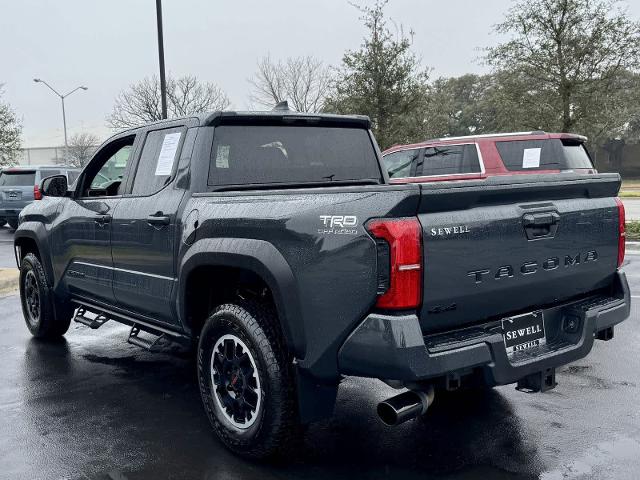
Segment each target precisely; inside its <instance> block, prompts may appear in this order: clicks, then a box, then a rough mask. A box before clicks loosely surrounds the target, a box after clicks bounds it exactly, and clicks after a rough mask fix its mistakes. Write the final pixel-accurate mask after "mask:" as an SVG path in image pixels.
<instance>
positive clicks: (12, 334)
mask: <svg viewBox="0 0 640 480" xmlns="http://www.w3.org/2000/svg"><path fill="white" fill-rule="evenodd" d="M626 271H627V274H628V276H629V281H630V284H631V288H632V292H638V295H640V256H636V255H629V256H628V265H627V266H626ZM634 294H635V293H634ZM638 313H639V312H638V308H636V307H635V306H634V307H633V309H632V317H631V318H630V319H629V320H627V321H626V322H625V323H623V324H622V325H621V326H619V327H617V329H616V336H615V338H614V339H613V340H612V341H610V342H596V344H595V346H594V349H593V351H592V353H591V355H590V356H589V357H587V358H585V359H583V360H581V361H579V362H576V363H574V364H572V365H569V366H567V367H565V368H562V369H561V370H560V371H559V372H558V373H557V381H558V386H557V387H556V389H554V390H552V391H550V392H547V393H544V394H525V393H520V392H517V391H515V390H514V388H513V386H506V387H500V388H496V389H494V390H492V391H489V392H485V393H474V394H469V395H464V396H460V397H459V398H453V399H449V398H447V399H445V398H444V397H440V398H436V402H435V404H434V406H433V408H432V409H431V410H430V411H429V413H428V414H427V415H426V416H425V417H424V418H423V419H421V420H416V421H411V422H408V423H406V424H404V425H401V426H399V427H395V428H394V427H385V426H384V425H382V424H381V423H380V422H379V421H378V419H377V418H376V415H375V406H376V404H377V402H378V401H380V400H382V399H384V398H386V397H388V396H390V395H392V394H393V393H394V392H393V391H392V390H391V389H390V388H388V387H386V386H384V385H383V384H381V383H380V382H378V381H374V380H364V379H347V380H345V381H344V382H343V384H342V385H341V388H340V393H339V398H338V403H337V406H336V410H335V415H334V417H333V418H332V419H330V420H326V421H323V422H320V423H318V424H315V425H312V426H310V427H309V429H308V430H307V432H306V436H305V440H304V442H303V443H301V445H300V446H299V449H298V451H297V452H296V453H295V455H293V456H292V457H291V458H288V459H286V460H285V461H280V462H278V463H275V464H274V463H267V464H260V463H253V462H248V461H245V460H242V459H240V458H237V457H235V456H234V455H232V454H231V453H229V452H227V451H226V450H225V449H224V447H223V446H222V445H221V444H220V443H219V442H218V441H217V440H216V438H215V436H214V434H213V433H212V431H211V430H210V429H209V425H208V423H207V418H206V416H205V413H204V411H203V409H202V406H201V403H200V399H199V396H198V395H199V393H198V390H197V388H196V376H195V372H196V369H195V365H194V362H193V360H192V359H191V358H190V357H189V356H188V355H177V354H170V353H159V354H158V353H149V352H146V351H143V350H141V349H139V348H138V347H134V346H132V345H129V344H127V343H126V338H127V334H128V329H127V328H126V327H123V326H120V325H117V324H115V323H111V322H110V323H107V324H106V325H105V326H103V327H102V328H100V329H99V330H95V331H94V330H90V329H89V328H87V327H85V326H82V325H78V324H72V326H71V329H70V330H69V332H68V333H67V335H66V337H65V339H64V340H61V341H59V342H56V343H45V342H41V341H38V340H35V339H33V338H31V337H30V336H29V334H28V331H27V329H26V327H25V325H24V321H23V319H22V313H21V311H20V304H19V299H18V297H17V296H16V295H11V296H7V297H4V298H0V479H17V480H19V479H25V480H26V479H29V480H36V479H105V480H106V479H111V480H125V479H130V480H134V479H192V478H193V479H231V480H235V479H238V480H240V479H265V480H268V479H289V478H295V479H328V478H331V479H350V480H353V479H356V478H357V479H362V478H364V479H403V480H411V479H417V478H421V479H423V478H442V479H483V480H488V479H516V478H518V479H519V478H541V479H544V480H556V479H557V480H560V479H583V478H584V479H590V478H597V479H601V478H605V479H636V478H639V477H640V407H639V404H640V355H638V345H639V344H640V332H639V331H638V328H637V325H638Z"/></svg>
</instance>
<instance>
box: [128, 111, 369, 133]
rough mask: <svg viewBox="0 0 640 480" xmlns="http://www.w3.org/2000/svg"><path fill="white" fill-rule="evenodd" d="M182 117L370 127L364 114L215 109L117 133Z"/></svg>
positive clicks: (206, 121) (204, 122)
mask: <svg viewBox="0 0 640 480" xmlns="http://www.w3.org/2000/svg"><path fill="white" fill-rule="evenodd" d="M182 119H196V120H198V123H199V125H200V126H205V127H206V126H209V127H215V126H218V125H238V124H255V123H258V124H269V125H274V124H283V125H287V124H294V123H295V124H300V123H305V124H319V125H333V126H341V127H354V128H366V129H369V128H371V120H369V117H367V116H366V115H336V114H332V113H302V112H294V111H292V110H271V111H216V112H210V113H201V114H196V115H186V116H183V117H177V118H170V119H166V120H158V121H155V122H149V123H146V124H144V125H139V126H137V127H132V128H129V129H126V130H123V131H121V132H119V133H118V135H119V134H121V133H124V132H127V131H131V130H136V129H138V128H140V127H143V126H145V125H162V124H163V123H173V122H176V121H179V120H182Z"/></svg>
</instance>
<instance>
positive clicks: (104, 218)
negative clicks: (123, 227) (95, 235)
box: [95, 214, 111, 227]
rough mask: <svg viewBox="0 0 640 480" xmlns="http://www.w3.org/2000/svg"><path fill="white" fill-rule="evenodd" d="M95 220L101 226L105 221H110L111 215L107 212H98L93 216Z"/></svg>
mask: <svg viewBox="0 0 640 480" xmlns="http://www.w3.org/2000/svg"><path fill="white" fill-rule="evenodd" d="M95 221H96V223H97V224H98V225H100V226H101V227H102V226H104V225H105V224H107V223H111V215H108V214H98V215H96V216H95Z"/></svg>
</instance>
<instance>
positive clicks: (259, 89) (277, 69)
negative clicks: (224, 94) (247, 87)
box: [249, 56, 331, 113]
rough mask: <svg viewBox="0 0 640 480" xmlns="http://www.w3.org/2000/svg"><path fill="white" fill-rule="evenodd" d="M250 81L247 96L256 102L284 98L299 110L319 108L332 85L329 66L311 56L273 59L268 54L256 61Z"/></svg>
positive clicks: (269, 104) (271, 102) (267, 104)
mask: <svg viewBox="0 0 640 480" xmlns="http://www.w3.org/2000/svg"><path fill="white" fill-rule="evenodd" d="M249 83H250V84H251V95H250V97H249V98H250V100H251V101H252V102H253V103H255V104H257V105H260V106H263V107H273V106H274V105H276V104H277V103H279V102H281V101H283V100H287V101H288V102H289V104H290V106H291V107H293V109H294V110H297V111H298V112H312V113H313V112H320V111H322V110H323V108H324V104H325V100H326V98H327V96H328V94H329V91H330V88H331V70H330V68H329V67H328V66H326V65H324V63H322V61H321V60H318V59H317V58H314V57H309V56H307V57H296V58H287V59H286V60H285V61H282V60H279V61H278V62H273V61H272V60H271V57H269V56H267V57H264V58H263V59H261V60H260V61H259V62H258V71H257V72H256V73H255V75H254V76H253V77H252V78H251V79H249Z"/></svg>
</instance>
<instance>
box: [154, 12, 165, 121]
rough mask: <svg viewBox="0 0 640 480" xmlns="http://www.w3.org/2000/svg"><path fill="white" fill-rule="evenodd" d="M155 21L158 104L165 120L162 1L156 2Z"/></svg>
mask: <svg viewBox="0 0 640 480" xmlns="http://www.w3.org/2000/svg"><path fill="white" fill-rule="evenodd" d="M156 20H157V23H158V63H159V64H160V102H161V104H162V118H167V82H166V80H165V75H164V38H163V34H162V0H156Z"/></svg>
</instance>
